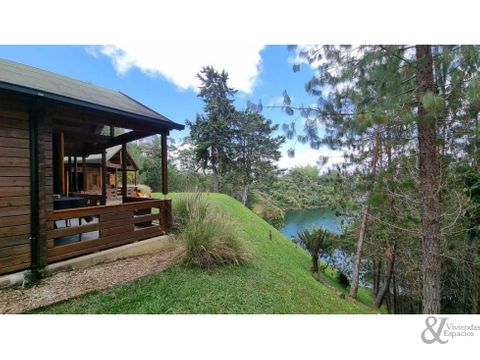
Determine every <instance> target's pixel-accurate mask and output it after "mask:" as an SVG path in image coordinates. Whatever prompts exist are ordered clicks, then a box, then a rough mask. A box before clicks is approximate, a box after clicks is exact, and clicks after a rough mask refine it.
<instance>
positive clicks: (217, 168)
mask: <svg viewBox="0 0 480 360" xmlns="http://www.w3.org/2000/svg"><path fill="white" fill-rule="evenodd" d="M197 77H198V78H199V80H200V82H201V85H200V92H199V94H198V96H199V97H200V98H202V100H203V102H204V108H203V110H204V115H200V114H197V117H196V120H195V121H194V122H191V121H188V120H187V126H189V127H190V138H191V141H192V143H193V145H194V149H195V157H196V161H197V163H198V164H199V165H200V166H201V167H202V168H203V169H209V170H210V171H211V172H212V175H213V191H214V192H218V191H220V188H221V184H220V181H221V180H220V179H221V176H222V174H223V173H224V171H225V169H226V166H227V163H228V161H229V159H228V152H229V150H228V147H229V146H230V144H231V139H232V134H231V131H230V123H231V121H232V118H233V117H234V116H235V107H234V106H233V96H234V95H235V93H236V90H234V89H232V88H230V87H228V84H227V82H228V73H227V72H225V71H222V72H221V73H219V72H218V71H216V70H215V69H214V68H213V67H211V66H207V67H204V68H203V69H202V70H201V71H200V73H198V74H197Z"/></svg>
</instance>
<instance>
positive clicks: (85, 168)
mask: <svg viewBox="0 0 480 360" xmlns="http://www.w3.org/2000/svg"><path fill="white" fill-rule="evenodd" d="M82 172H83V177H82V178H83V184H82V189H83V192H86V191H87V158H86V157H85V155H84V156H82Z"/></svg>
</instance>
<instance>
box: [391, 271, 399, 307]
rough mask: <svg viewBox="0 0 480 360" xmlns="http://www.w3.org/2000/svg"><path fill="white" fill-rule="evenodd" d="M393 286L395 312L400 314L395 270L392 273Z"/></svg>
mask: <svg viewBox="0 0 480 360" xmlns="http://www.w3.org/2000/svg"><path fill="white" fill-rule="evenodd" d="M392 287H393V313H394V314H398V296H397V280H396V277H395V272H394V273H393V274H392Z"/></svg>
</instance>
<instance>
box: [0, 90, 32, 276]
mask: <svg viewBox="0 0 480 360" xmlns="http://www.w3.org/2000/svg"><path fill="white" fill-rule="evenodd" d="M29 238H30V154H29V130H28V106H27V102H26V101H25V100H22V99H21V98H18V97H14V96H10V95H7V94H5V93H0V274H3V273H8V272H12V271H16V270H22V269H26V268H28V267H29V266H30V240H29Z"/></svg>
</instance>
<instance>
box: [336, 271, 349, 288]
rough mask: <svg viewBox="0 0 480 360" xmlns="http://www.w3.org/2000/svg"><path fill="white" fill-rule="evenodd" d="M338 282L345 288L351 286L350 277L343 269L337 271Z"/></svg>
mask: <svg viewBox="0 0 480 360" xmlns="http://www.w3.org/2000/svg"><path fill="white" fill-rule="evenodd" d="M337 282H338V283H339V284H340V285H342V286H343V287H344V288H347V287H349V286H350V280H348V277H347V276H346V275H345V274H344V273H343V272H341V271H338V272H337Z"/></svg>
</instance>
